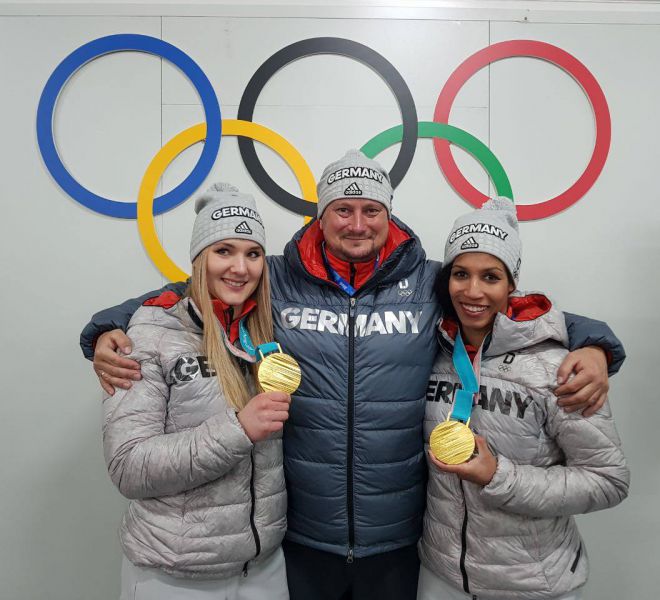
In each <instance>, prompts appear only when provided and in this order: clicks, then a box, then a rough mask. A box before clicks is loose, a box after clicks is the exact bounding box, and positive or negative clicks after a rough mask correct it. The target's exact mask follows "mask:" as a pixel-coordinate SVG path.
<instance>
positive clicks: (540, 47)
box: [433, 40, 612, 221]
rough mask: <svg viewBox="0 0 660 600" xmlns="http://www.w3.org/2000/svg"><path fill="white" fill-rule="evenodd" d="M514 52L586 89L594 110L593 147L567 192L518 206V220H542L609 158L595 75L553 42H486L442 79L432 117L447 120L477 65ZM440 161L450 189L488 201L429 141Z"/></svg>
mask: <svg viewBox="0 0 660 600" xmlns="http://www.w3.org/2000/svg"><path fill="white" fill-rule="evenodd" d="M514 56H529V57H532V58H540V59H541V60H545V61H547V62H550V63H552V64H554V65H556V66H558V67H560V68H561V69H563V70H564V71H566V73H568V74H569V75H570V76H571V77H572V78H573V79H575V81H577V82H578V83H579V84H580V86H581V87H582V89H583V90H584V92H585V94H586V95H587V98H588V99H589V102H590V103H591V106H592V108H593V110H594V117H595V120H596V142H595V144H594V151H593V154H592V155H591V159H590V161H589V164H588V165H587V167H586V169H585V170H584V172H583V173H582V175H580V177H579V178H578V180H577V181H576V182H575V183H574V184H573V185H572V186H571V187H569V188H568V189H567V190H566V191H564V192H563V193H561V194H559V195H558V196H556V197H555V198H552V199H551V200H546V201H545V202H538V203H536V204H522V205H521V204H518V206H517V210H518V218H519V219H520V220H521V221H528V220H533V219H542V218H544V217H549V216H551V215H554V214H556V213H558V212H560V211H562V210H564V209H566V208H568V207H569V206H571V205H572V204H575V202H577V201H578V200H579V199H580V198H582V196H584V195H585V194H586V193H587V192H588V191H589V189H590V188H591V186H592V185H593V184H594V182H595V181H596V179H598V176H599V175H600V173H601V171H602V170H603V166H604V165H605V161H606V160H607V155H608V153H609V149H610V140H611V135H612V124H611V121H610V111H609V108H608V106H607V100H606V99H605V94H603V90H602V89H601V87H600V85H598V82H597V81H596V78H595V77H594V76H593V75H592V74H591V72H590V71H589V69H587V67H585V66H584V65H583V64H582V63H581V62H580V61H579V60H578V59H577V58H575V57H574V56H572V55H571V54H569V53H568V52H566V51H565V50H562V49H561V48H558V47H557V46H553V45H552V44H547V43H545V42H537V41H533V40H511V41H507V42H499V43H497V44H493V45H492V46H488V47H486V48H484V49H482V50H479V51H478V52H475V53H474V54H473V55H472V56H470V57H469V58H467V59H466V60H465V61H463V63H461V64H460V65H459V66H458V68H457V69H456V70H455V71H454V72H453V73H452V74H451V75H450V77H449V79H448V80H447V82H446V83H445V85H444V87H443V88H442V91H441V92H440V95H439V96H438V101H437V103H436V106H435V113H434V115H433V119H434V120H435V121H438V122H440V123H446V122H448V120H449V111H450V110H451V106H452V104H453V102H454V100H455V99H456V95H457V94H458V92H459V90H460V89H461V87H462V86H463V84H464V83H465V82H466V81H467V80H468V79H469V78H470V77H471V76H472V75H474V74H475V73H476V72H477V71H479V69H481V68H483V67H485V66H486V65H489V64H491V63H492V62H495V61H497V60H501V59H503V58H510V57H514ZM433 145H434V147H435V154H436V156H437V159H438V164H439V165H440V168H441V169H442V171H443V172H444V174H445V177H446V178H447V181H449V183H450V184H451V185H452V187H453V188H454V190H455V191H456V192H457V193H458V194H459V195H460V196H461V197H462V198H463V199H464V200H466V201H467V202H469V203H470V204H471V205H472V206H474V207H476V208H478V207H480V206H481V205H482V204H483V203H484V202H485V201H486V200H487V198H486V196H484V195H483V194H482V193H481V192H479V191H478V190H477V189H476V188H474V187H473V186H472V185H471V184H470V182H468V181H467V179H465V177H464V176H463V174H462V173H461V172H460V171H459V169H458V165H457V164H456V162H455V161H454V158H453V156H452V154H451V151H450V149H449V144H448V142H446V141H444V140H440V139H436V140H433Z"/></svg>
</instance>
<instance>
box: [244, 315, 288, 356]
mask: <svg viewBox="0 0 660 600" xmlns="http://www.w3.org/2000/svg"><path fill="white" fill-rule="evenodd" d="M238 336H239V338H240V340H241V346H243V350H245V351H246V352H247V353H248V354H249V355H250V356H254V357H255V358H257V359H258V360H261V359H263V358H264V357H265V356H266V355H267V354H272V353H273V352H282V350H281V348H280V345H279V344H278V343H277V342H267V343H265V344H259V345H258V346H257V347H256V348H255V347H254V344H253V343H252V338H251V337H250V332H249V331H248V328H247V326H246V325H245V319H241V320H240V321H239V323H238ZM257 353H260V355H261V356H257Z"/></svg>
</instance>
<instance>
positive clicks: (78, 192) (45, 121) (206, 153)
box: [37, 34, 222, 219]
mask: <svg viewBox="0 0 660 600" xmlns="http://www.w3.org/2000/svg"><path fill="white" fill-rule="evenodd" d="M129 50H136V51H139V52H147V53H149V54H155V55H156V56H160V57H161V58H164V59H165V60H167V61H169V62H171V63H173V64H174V65H176V66H177V67H179V69H181V71H182V72H183V73H184V75H186V76H187V77H188V79H190V82H191V83H192V84H193V85H194V86H195V89H196V90H197V93H198V94H199V97H200V99H201V101H202V106H203V107H204V114H205V116H206V123H207V124H208V132H207V136H206V143H205V144H204V149H203V150H202V153H201V155H200V157H199V160H198V161H197V164H196V165H195V168H194V169H193V170H192V171H191V173H190V175H188V177H186V178H185V179H184V180H183V181H182V182H181V183H180V184H179V185H178V186H177V187H176V188H174V189H173V190H171V191H170V192H168V193H166V194H163V196H161V197H160V198H156V201H155V206H154V210H155V214H161V213H163V212H166V211H168V210H170V209H172V208H174V207H175V206H178V205H179V204H181V203H182V202H184V201H185V200H186V199H188V198H189V197H190V196H191V195H192V194H193V192H194V191H195V190H196V189H197V188H198V187H199V185H200V184H201V183H202V182H203V181H204V179H205V178H206V176H207V175H208V174H209V173H210V171H211V168H212V167H213V163H214V162H215V159H216V156H217V155H218V149H219V147H220V136H221V134H222V117H221V114H220V105H219V104H218V99H217V97H216V95H215V91H214V90H213V86H212V85H211V82H210V81H209V80H208V78H207V77H206V75H205V74H204V71H202V69H201V68H200V67H199V66H198V65H197V63H196V62H195V61H194V60H193V59H192V58H190V57H189V56H188V55H187V54H186V53H185V52H183V51H181V50H179V49H178V48H177V47H176V46H173V45H172V44H168V43H167V42H164V41H162V40H160V39H158V38H154V37H150V36H147V35H137V34H119V35H109V36H106V37H101V38H98V39H96V40H93V41H91V42H88V43H87V44H84V45H82V46H80V48H78V49H76V50H74V51H73V52H72V53H71V54H69V56H67V57H66V58H65V59H64V60H63V61H62V62H61V63H60V64H59V65H58V66H57V67H56V68H55V70H54V71H53V73H52V74H51V76H50V77H49V79H48V81H47V83H46V86H45V87H44V90H43V92H42V93H41V98H40V99H39V107H38V109H37V142H38V144H39V150H40V151H41V156H42V157H43V160H44V164H45V165H46V168H47V169H48V170H49V171H50V174H51V175H52V176H53V179H55V181H56V182H57V183H58V184H59V186H60V187H61V188H62V189H63V190H64V191H65V192H66V193H67V194H68V195H69V196H71V197H72V198H73V199H74V200H75V201H76V202H79V203H80V204H82V205H83V206H86V207H87V208H89V209H91V210H93V211H95V212H98V213H101V214H103V215H107V216H109V217H119V218H122V219H135V217H136V214H137V210H136V204H135V203H134V202H118V201H116V200H110V199H108V198H103V197H102V196H99V195H97V194H95V193H94V192H91V191H90V190H88V189H87V188H85V187H83V186H82V185H81V184H80V183H78V182H77V181H76V180H75V179H74V178H73V176H72V175H71V174H70V173H69V172H68V171H67V169H66V167H65V166H64V164H63V163H62V161H61V159H60V157H59V155H58V153H57V148H56V146H55V141H54V139H53V112H54V110H55V103H56V101H57V97H58V95H59V94H60V92H61V91H62V88H63V87H64V85H65V84H66V82H67V80H68V79H69V77H71V75H73V74H74V73H75V72H76V71H77V70H78V69H80V68H81V67H82V66H83V65H85V64H86V63H87V62H89V61H90V60H93V59H95V58H98V57H99V56H103V55H104V54H108V53H110V52H121V51H129Z"/></svg>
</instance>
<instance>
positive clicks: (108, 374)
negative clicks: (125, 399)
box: [93, 329, 142, 396]
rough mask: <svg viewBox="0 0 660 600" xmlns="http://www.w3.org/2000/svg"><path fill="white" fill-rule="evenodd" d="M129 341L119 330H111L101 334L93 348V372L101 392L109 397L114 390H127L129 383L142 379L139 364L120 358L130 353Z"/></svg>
mask: <svg viewBox="0 0 660 600" xmlns="http://www.w3.org/2000/svg"><path fill="white" fill-rule="evenodd" d="M131 347H132V346H131V340H130V339H129V338H128V336H127V335H126V334H125V333H124V332H123V331H122V330H121V329H113V330H112V331H106V332H105V333H103V334H101V335H100V336H99V337H98V339H97V340H96V346H95V347H94V363H93V365H94V371H95V372H96V376H97V377H98V378H99V382H100V383H101V387H102V388H103V390H104V391H105V392H106V393H108V394H110V395H111V396H112V395H114V393H115V388H117V387H121V388H124V389H126V390H127V389H129V388H130V387H131V385H132V383H131V381H137V380H139V379H141V378H142V375H141V374H140V364H139V363H137V362H135V361H134V360H131V359H130V358H125V357H123V356H121V355H120V354H119V353H118V351H119V350H121V352H122V353H124V354H130V352H131Z"/></svg>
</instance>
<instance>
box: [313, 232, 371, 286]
mask: <svg viewBox="0 0 660 600" xmlns="http://www.w3.org/2000/svg"><path fill="white" fill-rule="evenodd" d="M321 251H322V252H323V262H325V268H326V269H327V271H328V273H329V274H330V277H332V280H333V281H334V282H335V283H336V284H337V285H338V286H339V287H340V288H341V289H342V290H343V291H344V292H346V293H347V294H348V295H349V296H355V288H354V287H353V286H352V285H351V284H350V283H348V281H346V280H345V279H344V278H343V277H342V276H341V275H340V274H339V273H337V271H335V270H334V269H333V268H332V266H331V265H330V261H329V260H328V257H327V256H326V254H325V242H323V244H322V245H321ZM379 263H380V255H376V261H375V262H374V271H376V269H377V268H378V264H379Z"/></svg>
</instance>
